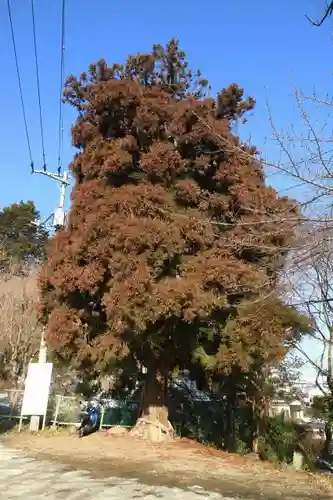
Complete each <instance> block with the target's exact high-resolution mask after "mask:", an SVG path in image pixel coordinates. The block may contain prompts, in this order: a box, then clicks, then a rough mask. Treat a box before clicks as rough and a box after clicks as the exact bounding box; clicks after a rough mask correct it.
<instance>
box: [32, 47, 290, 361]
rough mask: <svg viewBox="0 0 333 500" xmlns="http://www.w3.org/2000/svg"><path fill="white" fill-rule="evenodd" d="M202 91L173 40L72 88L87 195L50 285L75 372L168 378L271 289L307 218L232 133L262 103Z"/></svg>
mask: <svg viewBox="0 0 333 500" xmlns="http://www.w3.org/2000/svg"><path fill="white" fill-rule="evenodd" d="M205 89H207V82H206V81H205V80H203V79H202V78H201V75H200V73H197V74H194V73H192V72H191V71H190V70H189V69H188V66H187V63H186V62H185V56H184V54H183V52H181V51H180V50H179V48H178V44H177V42H176V41H175V40H172V41H171V42H170V43H169V44H168V46H167V47H166V49H163V48H162V47H161V46H155V47H154V48H153V50H152V53H151V54H143V55H142V54H141V55H136V56H134V57H130V58H129V59H128V61H127V63H126V64H125V65H124V66H120V65H113V66H107V65H106V63H105V61H103V60H101V61H99V62H98V63H97V64H94V65H91V67H90V69H89V73H88V74H82V75H81V77H80V78H79V79H77V78H75V77H73V76H72V77H70V78H69V79H68V81H67V85H66V90H65V96H66V99H67V101H68V102H69V103H70V104H72V105H73V106H75V107H76V108H77V110H78V111H79V117H78V119H77V122H76V124H75V125H74V127H73V129H72V137H73V144H74V146H76V147H77V148H78V149H79V152H78V154H77V155H76V156H75V158H74V160H73V162H72V171H73V173H74V175H75V178H76V185H75V188H74V190H73V194H72V208H71V212H70V216H69V226H68V229H67V230H65V231H63V232H61V233H58V234H57V235H56V236H55V238H54V239H53V241H52V243H51V246H50V250H49V255H48V264H47V266H45V268H44V270H43V273H42V277H41V283H40V284H41V291H42V315H43V317H44V320H45V321H48V326H49V341H50V343H51V344H52V346H53V347H54V348H55V349H56V350H57V351H58V353H59V355H60V356H61V357H63V358H64V359H68V360H71V361H72V362H73V363H74V362H76V363H77V364H80V365H82V364H83V365H84V364H86V365H87V364H89V363H98V364H99V366H100V367H101V368H106V366H107V363H108V361H109V359H110V357H111V356H115V355H116V356H123V355H125V354H127V353H128V350H129V351H130V352H131V353H132V354H135V356H136V357H137V358H138V359H139V360H140V361H142V362H143V363H144V364H146V365H147V364H148V365H149V364H155V365H156V364H159V366H161V365H163V366H164V367H165V368H166V369H171V368H172V366H174V365H175V364H179V365H181V364H182V363H184V362H185V361H184V360H185V359H188V358H189V353H190V352H191V351H193V350H194V349H195V347H196V344H197V341H198V335H197V331H198V327H199V326H200V325H202V324H203V323H205V322H206V321H208V320H209V319H210V318H211V317H212V315H216V314H220V313H223V315H224V317H225V314H226V311H229V309H230V307H231V306H232V305H234V303H235V301H237V300H238V299H239V298H240V297H247V298H251V297H252V296H257V295H258V293H259V292H265V291H267V290H270V289H271V287H272V285H273V284H274V282H275V280H276V276H277V271H278V269H279V267H280V266H281V255H282V256H283V255H284V253H285V250H283V248H285V247H286V246H287V245H288V244H289V242H290V238H291V237H292V235H293V224H292V223H291V222H290V220H288V219H290V217H295V214H297V209H295V205H293V204H292V203H291V201H290V200H288V199H285V198H284V199H282V198H280V199H279V198H278V196H277V194H276V192H275V191H274V190H273V189H272V188H269V187H267V186H266V185H265V178H264V172H263V167H262V165H261V164H260V163H259V162H258V161H257V159H256V156H255V150H254V149H253V148H249V147H247V146H242V148H243V149H242V148H241V144H240V141H239V139H238V138H237V137H235V136H234V135H233V134H232V127H231V126H232V121H233V120H235V119H237V118H240V117H242V116H243V114H244V113H245V112H246V111H248V110H250V109H252V108H253V107H254V100H253V99H247V100H244V99H243V90H242V89H241V88H239V87H238V86H237V85H235V84H233V85H231V86H230V87H228V88H226V89H224V90H222V92H221V93H220V94H219V95H218V97H217V99H213V98H208V97H207V96H205V92H206V90H205ZM263 219H264V220H266V221H267V222H266V223H263V222H262V221H263ZM249 235H250V240H249V239H248V240H247V241H245V240H244V237H245V236H246V237H248V236H249Z"/></svg>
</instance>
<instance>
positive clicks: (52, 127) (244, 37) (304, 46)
mask: <svg viewBox="0 0 333 500" xmlns="http://www.w3.org/2000/svg"><path fill="white" fill-rule="evenodd" d="M11 5H12V16H13V23H14V28H15V33H16V39H17V51H18V56H19V62H20V69H21V75H22V85H23V92H24V99H25V104H26V110H27V118H28V126H29V132H30V136H31V143H32V150H33V158H34V161H35V164H36V166H37V167H38V165H41V164H42V156H41V143H40V135H39V121H38V107H37V92H36V76H35V66H34V54H33V42H32V22H31V10H30V2H29V1H22V0H11ZM324 5H325V2H324V0H319V1H318V0H292V1H290V0H289V1H287V0H280V1H279V2H271V1H264V0H252V1H245V0H243V2H242V1H238V2H235V1H234V2H222V1H221V0H210V1H208V2H206V3H205V4H204V8H203V6H202V4H199V3H198V4H197V6H196V3H195V2H193V1H191V2H190V1H189V0H183V1H182V2H179V1H175V0H169V1H168V2H152V1H146V2H136V1H134V0H130V1H128V2H127V3H126V4H125V2H112V1H107V0H94V1H93V2H92V1H91V0H81V1H80V2H77V1H74V0H67V6H66V9H67V12H66V56H65V74H69V73H73V74H79V73H80V72H81V71H83V70H85V69H87V66H88V64H89V63H90V62H93V61H95V60H97V59H98V58H100V57H104V58H105V59H106V60H107V61H109V62H122V61H123V60H124V59H125V57H126V56H127V55H128V54H130V53H135V52H139V51H147V50H149V49H150V47H151V46H152V44H153V43H165V42H166V41H168V40H169V39H170V38H171V37H176V38H178V39H179V40H180V44H181V46H182V48H184V50H185V51H186V52H187V54H188V58H189V61H190V64H191V66H192V67H194V68H198V67H199V68H200V69H201V71H202V73H203V75H204V76H206V77H208V78H209V80H210V81H211V84H212V88H213V91H217V90H218V89H220V88H222V87H224V86H227V85H228V84H230V83H232V82H236V83H238V84H239V85H241V86H242V87H244V89H245V91H246V93H247V94H249V95H253V96H254V97H255V98H256V99H257V107H256V110H255V112H254V113H253V116H252V117H251V118H250V120H249V122H248V124H247V125H246V126H245V128H244V130H243V134H244V135H245V136H249V135H250V134H251V137H252V142H253V143H255V144H256V145H257V146H258V147H259V149H261V150H264V151H265V156H266V157H267V156H268V157H272V158H274V157H275V155H276V150H275V148H274V145H273V143H272V142H271V141H270V140H269V138H270V136H271V130H270V126H269V124H268V118H267V110H266V99H268V101H269V103H270V107H271V109H272V113H273V116H274V120H275V122H276V124H277V125H278V126H288V125H289V124H295V127H296V128H297V126H298V124H299V117H298V115H297V113H296V110H295V105H294V100H293V98H292V97H291V93H292V91H293V88H294V87H301V88H302V89H303V90H304V91H305V92H309V93H311V92H312V91H313V89H314V88H316V90H317V91H318V93H319V94H320V93H324V94H325V93H326V92H327V90H329V89H331V88H332V70H333V67H332V66H331V65H330V62H331V61H332V53H333V46H332V41H333V40H332V29H331V27H333V26H332V25H333V21H332V22H330V21H329V22H327V23H326V25H324V26H323V27H322V28H320V29H319V28H314V27H312V26H311V25H310V24H309V22H308V21H307V20H306V18H305V13H308V14H309V15H310V16H312V17H314V18H318V17H319V16H320V14H321V12H322V9H323V8H324ZM35 13H36V30H37V42H38V51H39V65H40V79H41V94H42V95H41V97H42V109H43V118H44V128H45V147H46V156H47V164H48V167H49V168H50V169H52V168H54V169H55V168H56V163H57V147H58V143H57V137H58V107H59V78H60V67H59V66H60V19H61V17H60V16H61V1H60V0H52V1H51V0H49V1H45V0H44V1H41V0H35ZM0 46H1V47H2V51H1V55H0V61H1V67H2V68H3V70H2V71H3V79H2V84H1V87H2V92H1V95H0V109H2V116H3V122H2V123H3V124H2V127H1V145H2V147H1V153H2V155H1V162H2V170H1V174H2V179H1V185H0V194H1V197H0V206H5V205H8V204H10V203H12V202H15V201H19V200H20V199H23V200H27V199H32V200H34V201H35V203H36V205H37V207H38V209H39V210H40V211H41V213H42V215H43V216H48V215H49V213H51V211H52V210H53V208H54V206H56V204H57V201H58V190H57V186H55V185H54V184H53V183H52V182H51V181H50V180H48V179H45V178H43V177H38V176H31V175H30V167H29V156H28V151H27V145H26V141H25V136H24V128H23V120H22V113H21V108H20V100H19V93H18V86H17V79H16V72H15V65H14V57H13V50H12V45H11V38H10V29H9V22H8V14H7V7H6V2H5V1H4V2H1V5H0ZM74 118H75V115H74V112H73V110H71V109H70V108H67V107H65V134H64V137H65V148H64V163H65V164H66V163H69V161H70V159H71V157H72V155H73V150H72V148H71V141H70V125H71V123H72V122H73V120H74ZM269 180H270V182H271V183H272V184H273V185H274V186H275V187H276V188H277V189H280V190H283V189H286V188H288V184H287V181H286V179H282V178H280V177H279V176H276V175H275V176H273V177H272V178H269Z"/></svg>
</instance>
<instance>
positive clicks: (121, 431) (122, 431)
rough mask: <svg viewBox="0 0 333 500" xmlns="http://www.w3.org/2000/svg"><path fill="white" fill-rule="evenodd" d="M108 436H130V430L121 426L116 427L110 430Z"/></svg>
mask: <svg viewBox="0 0 333 500" xmlns="http://www.w3.org/2000/svg"><path fill="white" fill-rule="evenodd" d="M108 434H111V436H125V435H127V434H128V429H127V428H126V427H122V426H121V425H115V426H114V427H111V429H109V430H108Z"/></svg>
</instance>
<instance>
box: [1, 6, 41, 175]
mask: <svg viewBox="0 0 333 500" xmlns="http://www.w3.org/2000/svg"><path fill="white" fill-rule="evenodd" d="M7 9H8V17H9V24H10V30H11V37H12V44H13V50H14V57H15V65H16V73H17V80H18V87H19V92H20V99H21V108H22V115H23V121H24V129H25V136H26V139H27V144H28V151H29V157H30V166H31V170H33V169H34V162H33V159H32V152H31V144H30V136H29V130H28V122H27V115H26V112H25V106H24V99H23V91H22V83H21V75H20V68H19V64H18V57H17V50H16V42H15V33H14V27H13V20H12V12H11V7H10V0H7Z"/></svg>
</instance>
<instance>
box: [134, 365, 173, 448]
mask: <svg viewBox="0 0 333 500" xmlns="http://www.w3.org/2000/svg"><path fill="white" fill-rule="evenodd" d="M143 391H144V393H143V401H142V411H141V415H140V417H139V419H138V420H137V422H136V425H135V427H134V428H133V429H132V430H131V435H132V436H136V437H141V438H145V439H149V440H151V441H161V440H164V439H165V438H167V437H170V436H171V435H172V433H173V429H172V427H171V425H170V422H169V420H168V403H167V391H168V374H167V373H164V374H162V373H161V371H160V370H157V369H148V373H147V377H146V382H145V386H144V389H143Z"/></svg>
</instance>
